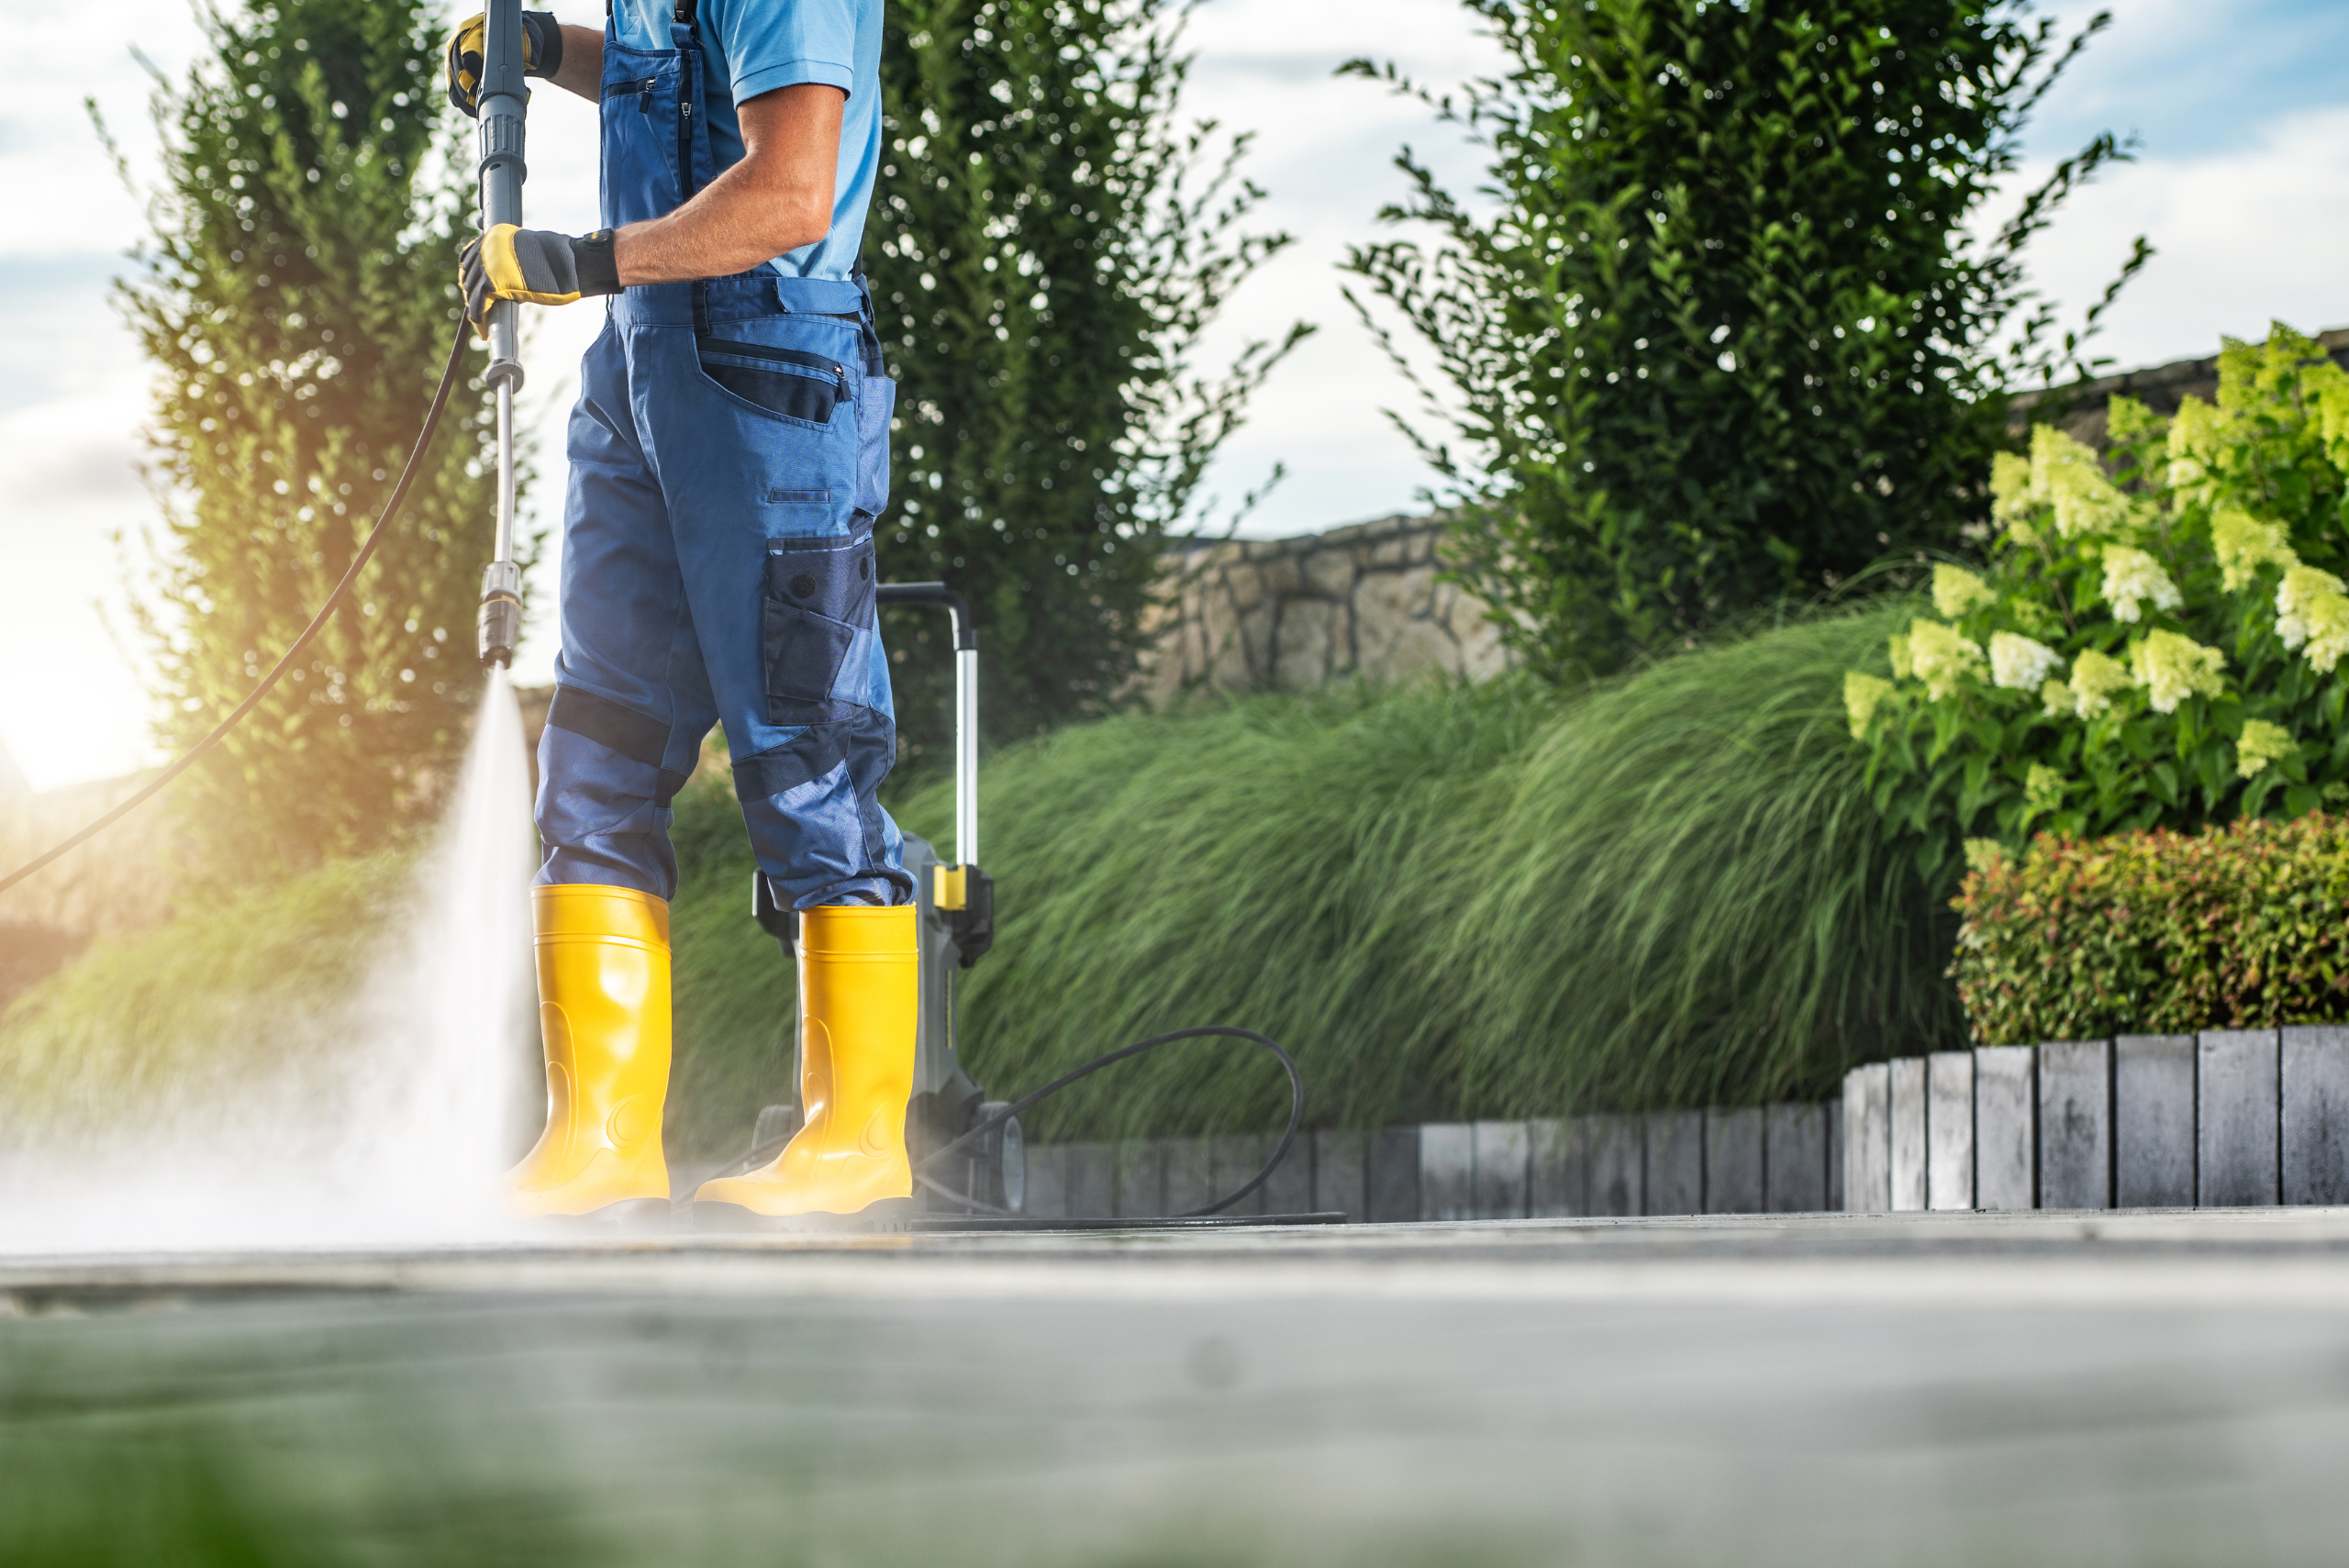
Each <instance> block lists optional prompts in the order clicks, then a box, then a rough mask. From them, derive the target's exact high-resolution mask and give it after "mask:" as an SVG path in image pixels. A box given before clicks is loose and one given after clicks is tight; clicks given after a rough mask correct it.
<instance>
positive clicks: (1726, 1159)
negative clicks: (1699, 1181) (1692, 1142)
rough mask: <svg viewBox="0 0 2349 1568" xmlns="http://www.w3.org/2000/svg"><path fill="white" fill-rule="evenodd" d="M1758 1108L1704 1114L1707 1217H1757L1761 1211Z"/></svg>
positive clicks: (1712, 1110) (1714, 1110)
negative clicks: (1719, 1215) (1725, 1215)
mask: <svg viewBox="0 0 2349 1568" xmlns="http://www.w3.org/2000/svg"><path fill="white" fill-rule="evenodd" d="M1762 1188H1763V1151H1762V1107H1761V1106H1737V1107H1736V1108H1734V1109H1724V1108H1722V1107H1721V1106H1712V1107H1711V1108H1709V1109H1708V1110H1707V1111H1706V1112H1705V1207H1704V1212H1705V1213H1707V1214H1760V1213H1761V1212H1762V1211H1763V1209H1762V1195H1763V1194H1762Z"/></svg>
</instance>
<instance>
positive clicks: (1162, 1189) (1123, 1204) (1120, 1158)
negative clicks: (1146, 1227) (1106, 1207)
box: [1110, 1138, 1166, 1219]
mask: <svg viewBox="0 0 2349 1568" xmlns="http://www.w3.org/2000/svg"><path fill="white" fill-rule="evenodd" d="M1116 1148H1117V1152H1116V1159H1117V1170H1118V1196H1117V1204H1118V1207H1116V1208H1115V1209H1113V1210H1111V1211H1110V1212H1111V1213H1113V1214H1115V1215H1116V1216H1117V1217H1118V1218H1119V1219H1152V1218H1157V1217H1158V1216H1160V1215H1163V1214H1164V1213H1165V1212H1166V1145H1165V1144H1163V1143H1162V1142H1160V1141H1159V1140H1156V1139H1154V1138H1135V1139H1129V1140H1126V1141H1125V1142H1123V1143H1120V1144H1118V1145H1117V1146H1116Z"/></svg>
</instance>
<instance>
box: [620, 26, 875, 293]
mask: <svg viewBox="0 0 2349 1568" xmlns="http://www.w3.org/2000/svg"><path fill="white" fill-rule="evenodd" d="M675 10H676V7H675V6H674V3H673V0H617V3H616V4H615V5H614V6H613V7H612V29H613V32H614V34H615V35H616V36H617V37H618V39H619V41H620V42H621V43H622V44H624V45H626V46H627V47H629V48H630V49H669V48H672V47H674V46H673V43H672V35H671V32H670V26H669V23H670V17H672V16H673V15H674V13H675ZM698 16H699V28H700V33H701V54H702V63H703V66H704V69H705V70H706V71H707V72H708V80H709V81H711V82H713V83H717V82H726V83H732V85H733V98H732V100H731V101H730V102H721V101H718V99H717V98H716V96H715V95H713V101H712V102H711V105H710V111H709V144H710V150H711V151H712V152H714V153H716V154H717V155H718V166H719V167H720V168H725V167H728V166H729V165H731V164H733V163H735V162H737V161H740V158H741V156H742V128H741V120H740V117H738V116H737V115H736V114H735V112H734V106H735V105H736V104H739V103H742V102H744V101H745V100H748V99H751V98H755V97H757V96H758V95H760V94H762V93H772V92H774V90H775V89H776V88H777V87H796V86H798V85H799V84H801V83H807V82H820V83H825V84H827V85H829V86H833V87H838V88H840V89H841V91H842V92H844V93H846V94H847V95H848V103H847V105H846V106H844V108H843V109H842V112H841V163H840V172H839V173H838V175H837V176H836V177H835V178H834V181H833V184H832V231H831V232H830V233H829V235H827V236H825V237H824V238H823V239H820V240H818V242H817V243H815V244H813V245H803V246H801V247H800V248H799V249H798V250H792V251H788V252H786V253H785V254H784V255H781V256H777V257H776V258H775V259H774V261H772V262H770V263H769V265H771V266H773V267H774V269H775V270H776V271H777V272H785V273H787V274H790V275H792V276H795V277H806V278H845V277H847V276H848V275H849V274H850V273H851V272H854V271H855V269H856V252H857V247H858V246H859V245H860V244H861V243H862V242H863V239H864V213H865V209H866V208H867V207H868V206H871V205H872V202H873V181H874V175H875V174H876V173H877V172H879V170H880V167H881V0H701V5H700V9H699V12H698Z"/></svg>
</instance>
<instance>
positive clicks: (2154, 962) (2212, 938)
mask: <svg viewBox="0 0 2349 1568" xmlns="http://www.w3.org/2000/svg"><path fill="white" fill-rule="evenodd" d="M1971 853H1972V855H1973V857H1974V859H1975V860H1976V862H1977V863H1976V869H1975V870H1974V871H1973V872H1971V873H1968V875H1967V876H1966V878H1965V891H1964V893H1963V895H1961V896H1960V897H1959V899H1958V900H1957V908H1958V911H1959V913H1960V914H1961V915H1962V916H1963V917H1964V921H1965V923H1964V925H1963V926H1962V927H1961V928H1960V929H1959V932H1958V940H1957V959H1956V962H1955V963H1954V965H1953V966H1952V968H1951V971H1950V973H1951V976H1952V977H1953V978H1954V980H1955V981H1956V982H1957V991H1958V996H1959V998H1960V1000H1961V1001H1962V1002H1963V1003H1964V1005H1965V1018H1966V1023H1967V1026H1968V1028H1969V1029H1971V1031H1972V1033H1973V1037H1974V1039H1975V1040H1976V1042H1978V1043H1980V1044H1984V1045H2028V1044H2032V1043H2035V1042H2037V1041H2041V1040H2093V1039H2098V1038H2100V1037H2104V1036H2110V1035H2116V1034H2186V1033H2190V1032H2192V1031H2194V1030H2197V1029H2272V1028H2275V1027H2277V1026H2278V1025H2282V1024H2316V1023H2339V1022H2343V1021H2344V1020H2349V961H2345V960H2344V958H2343V940H2342V938H2343V930H2344V929H2349V818H2343V817H2338V816H2333V815H2330V814H2327V813H2324V812H2315V813H2311V814H2310V815H2309V816H2306V817H2298V818H2296V819H2294V820H2292V821H2289V822H2268V821H2260V820H2255V819H2254V820H2249V821H2242V822H2236V823H2234V824H2232V825H2231V826H2228V827H2225V828H2211V829H2209V830H2207V831H2204V832H2201V833H2192V834H2188V833H2178V832H2174V831H2171V830H2168V829H2165V828H2157V829H2155V830H2154V831H2151V832H2144V833H2123V834H2117V835H2115V836H2113V837H2111V838H2109V839H2099V840H2075V839H2061V838H2057V837H2054V835H2044V836H2042V837H2041V838H2039V839H2038V840H2035V841H2034V842H2033V843H2032V846H2031V849H2030V851H2028V852H2027V853H2025V854H2024V855H2022V856H2021V857H2019V858H2018V857H2015V856H2010V855H2008V854H2006V853H2005V852H2004V851H2002V850H2001V849H2000V848H1998V846H1996V845H1990V844H1986V843H1984V842H1981V841H1977V842H1976V844H1974V845H1973V846H1972V847H1971Z"/></svg>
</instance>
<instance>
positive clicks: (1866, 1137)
mask: <svg viewBox="0 0 2349 1568" xmlns="http://www.w3.org/2000/svg"><path fill="white" fill-rule="evenodd" d="M1841 1207H1842V1208H1843V1210H1844V1211H1845V1212H1846V1213H1851V1214H1885V1213H1888V1212H1890V1210H1891V1208H1892V1063H1891V1062H1866V1063H1864V1064H1863V1065H1861V1066H1858V1067H1854V1068H1853V1069H1852V1070H1851V1071H1850V1072H1849V1073H1844V1074H1843V1195H1842V1206H1841Z"/></svg>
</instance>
